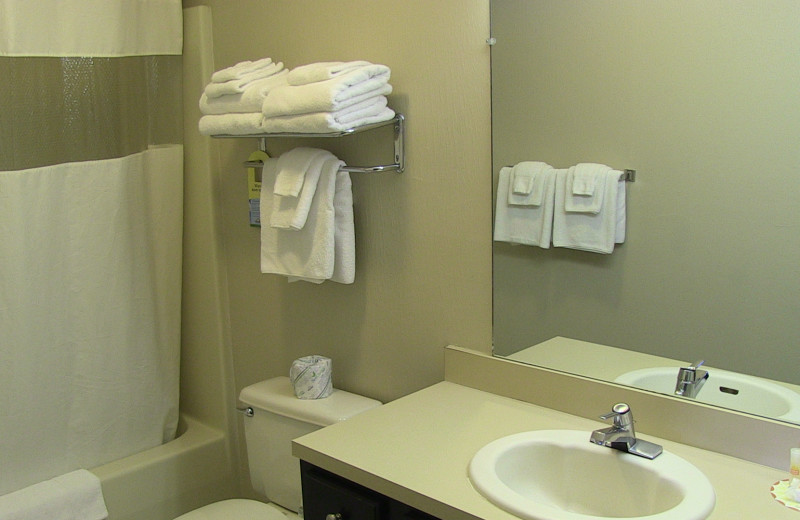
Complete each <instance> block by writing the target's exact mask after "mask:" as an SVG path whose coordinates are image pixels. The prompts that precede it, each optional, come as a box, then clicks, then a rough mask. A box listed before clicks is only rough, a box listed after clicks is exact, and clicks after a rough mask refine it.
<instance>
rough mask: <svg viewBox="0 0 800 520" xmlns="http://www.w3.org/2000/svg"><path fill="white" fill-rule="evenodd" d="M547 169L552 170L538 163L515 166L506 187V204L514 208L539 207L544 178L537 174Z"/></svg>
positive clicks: (532, 162)
mask: <svg viewBox="0 0 800 520" xmlns="http://www.w3.org/2000/svg"><path fill="white" fill-rule="evenodd" d="M547 169H552V166H550V165H549V164H547V163H543V162H538V161H523V162H520V163H517V164H515V165H514V167H513V168H512V169H511V176H510V180H509V185H508V187H509V189H508V203H509V204H511V205H515V206H539V205H541V203H542V196H543V195H544V188H545V183H544V179H545V176H543V175H539V174H540V173H541V172H543V171H544V170H547Z"/></svg>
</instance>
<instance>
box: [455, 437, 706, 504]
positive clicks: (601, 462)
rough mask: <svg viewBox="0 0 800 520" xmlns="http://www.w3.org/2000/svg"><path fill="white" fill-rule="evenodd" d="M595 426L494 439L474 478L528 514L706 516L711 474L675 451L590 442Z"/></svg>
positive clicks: (477, 461)
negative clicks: (626, 449) (645, 454)
mask: <svg viewBox="0 0 800 520" xmlns="http://www.w3.org/2000/svg"><path fill="white" fill-rule="evenodd" d="M590 433H591V432H588V431H576V430H541V431H531V432H523V433H518V434H515V435H510V436H508V437H503V438H501V439H497V440H496V441H493V442H490V443H489V444H487V445H486V446H484V447H483V448H481V450H480V451H478V453H476V454H475V456H474V457H473V458H472V461H471V462H470V465H469V478H470V480H471V481H472V484H473V485H474V486H475V488H476V489H477V490H478V492H480V493H481V494H482V495H483V496H484V497H486V498H487V499H488V500H489V501H490V502H492V503H494V504H495V505H496V506H498V507H500V508H501V509H504V510H506V511H508V512H509V513H512V514H514V515H517V516H519V517H520V518H525V519H528V520H590V519H595V520H599V519H608V518H626V519H628V520H636V519H642V520H645V519H646V520H703V519H705V518H707V517H708V515H710V514H711V511H712V510H713V509H714V503H715V500H716V497H715V494H714V489H713V488H712V487H711V483H710V482H709V481H708V479H707V478H706V476H705V475H703V473H701V472H700V470H698V469H697V468H696V467H694V466H693V465H691V464H690V463H688V462H687V461H685V460H684V459H682V458H680V457H678V456H677V455H675V454H672V453H669V452H664V453H662V454H661V455H660V456H658V457H657V458H655V459H653V460H649V459H645V458H642V457H637V456H635V455H631V454H628V453H623V452H621V451H617V450H612V449H611V448H606V447H603V446H598V445H596V444H592V443H590V442H589V436H590Z"/></svg>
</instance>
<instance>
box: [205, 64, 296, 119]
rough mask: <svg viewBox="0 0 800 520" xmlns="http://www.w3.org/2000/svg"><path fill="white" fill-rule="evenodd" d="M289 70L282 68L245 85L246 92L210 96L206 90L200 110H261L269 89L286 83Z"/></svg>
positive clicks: (241, 111) (207, 113)
mask: <svg viewBox="0 0 800 520" xmlns="http://www.w3.org/2000/svg"><path fill="white" fill-rule="evenodd" d="M288 74H289V71H287V70H285V69H284V70H282V71H280V72H278V73H276V74H273V75H271V76H268V77H266V78H262V79H259V80H256V81H253V82H252V83H250V84H248V85H246V86H245V87H244V92H241V93H238V94H228V95H225V96H219V97H213V98H209V97H208V96H207V95H206V93H205V92H203V94H202V95H201V96H200V112H202V113H203V114H204V115H220V114H231V113H233V114H246V113H253V112H261V107H262V106H263V105H264V99H266V97H267V94H269V91H270V90H272V89H274V88H276V87H279V86H281V85H286V84H287V83H286V76H287V75H288Z"/></svg>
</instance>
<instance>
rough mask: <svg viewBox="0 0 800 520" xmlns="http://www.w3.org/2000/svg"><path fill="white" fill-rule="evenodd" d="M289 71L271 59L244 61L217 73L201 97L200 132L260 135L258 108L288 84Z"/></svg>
mask: <svg viewBox="0 0 800 520" xmlns="http://www.w3.org/2000/svg"><path fill="white" fill-rule="evenodd" d="M287 76H288V71H287V70H286V69H284V67H283V63H281V62H278V63H275V62H273V61H272V59H271V58H263V59H261V60H257V61H243V62H241V63H237V64H236V65H233V66H231V67H228V68H225V69H222V70H218V71H217V72H215V73H214V74H212V76H211V82H210V83H209V84H208V85H206V87H205V89H204V90H203V94H202V95H201V96H200V112H201V113H202V114H203V117H201V118H200V123H199V127H200V133H201V134H203V135H214V134H230V135H245V134H256V133H263V132H264V129H263V127H262V122H263V116H262V114H261V108H262V106H263V104H264V99H266V97H267V94H269V92H270V91H271V90H272V89H274V88H276V87H279V86H281V85H286V84H287V79H286V78H287Z"/></svg>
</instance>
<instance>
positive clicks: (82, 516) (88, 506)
mask: <svg viewBox="0 0 800 520" xmlns="http://www.w3.org/2000/svg"><path fill="white" fill-rule="evenodd" d="M106 518H108V511H107V509H106V504H105V501H104V500H103V493H102V490H101V488H100V480H99V479H98V478H97V477H96V476H95V475H94V474H93V473H90V472H89V471H86V470H85V469H81V470H77V471H73V472H70V473H66V474H64V475H61V476H58V477H55V478H52V479H50V480H45V481H44V482H39V483H38V484H34V485H32V486H28V487H26V488H23V489H20V490H19V491H14V492H13V493H9V494H7V495H3V496H0V519H3V520H43V519H46V520H105V519H106Z"/></svg>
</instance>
